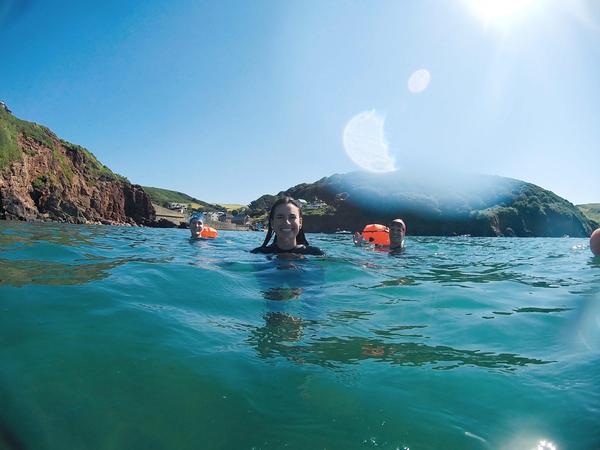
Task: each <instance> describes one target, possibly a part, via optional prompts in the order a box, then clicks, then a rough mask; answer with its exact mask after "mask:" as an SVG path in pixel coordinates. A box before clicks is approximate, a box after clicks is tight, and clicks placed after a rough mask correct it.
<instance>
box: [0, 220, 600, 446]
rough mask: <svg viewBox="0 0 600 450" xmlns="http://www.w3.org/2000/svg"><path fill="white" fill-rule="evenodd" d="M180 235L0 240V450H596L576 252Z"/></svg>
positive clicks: (494, 243)
mask: <svg viewBox="0 0 600 450" xmlns="http://www.w3.org/2000/svg"><path fill="white" fill-rule="evenodd" d="M188 236H189V232H188V231H187V230H164V229H147V228H144V229H142V228H126V227H109V226H75V225H61V224H39V223H11V222H3V223H0V329H1V330H2V331H1V332H0V339H1V340H2V344H1V345H0V359H1V361H2V364H1V365H0V405H2V407H1V408H0V448H5V447H6V448H15V449H17V448H18V449H42V448H43V449H64V448H94V449H104V448H106V449H109V448H110V449H121V448H123V449H152V448H178V449H187V448H189V449H192V448H207V449H212V448H215V449H216V448H247V449H250V448H254V449H276V448H277V449H278V448H288V449H309V448H311V449H312V448H315V449H316V448H327V449H337V448H340V449H341V448H344V449H345V448H382V449H398V448H399V449H402V448H410V449H412V450H415V449H432V448H460V449H486V448H517V449H521V448H523V449H529V448H534V449H535V448H539V446H540V445H542V444H541V443H542V442H544V444H543V445H546V444H547V445H554V446H555V447H556V448H560V449H566V448H569V449H589V448H595V447H596V446H597V445H598V443H599V442H600V429H599V428H598V423H600V409H599V406H600V384H599V383H598V373H600V261H598V259H594V258H593V257H591V256H590V252H589V248H588V246H587V240H586V239H571V238H561V239H550V238H549V239H546V238H532V239H529V238H514V239H512V238H464V237H463V238H461V237H456V238H443V237H410V236H409V237H408V238H407V239H406V247H407V249H406V251H405V252H404V253H401V254H396V255H392V256H390V255H389V254H388V253H386V252H380V251H369V250H367V249H364V248H357V247H355V246H354V245H353V243H352V240H351V237H350V236H348V235H316V234H314V235H310V236H309V240H310V242H311V244H312V245H316V246H318V247H320V248H321V249H322V250H324V251H325V253H326V256H325V257H313V256H308V257H306V258H304V259H297V258H291V259H290V258H280V257H277V256H266V255H262V254H251V253H250V252H249V250H250V249H252V248H254V247H256V246H257V245H259V244H260V242H262V239H263V237H264V235H263V234H262V233H250V232H228V231H222V232H220V235H219V238H218V239H216V240H213V241H190V240H189V239H188ZM547 448H550V447H547Z"/></svg>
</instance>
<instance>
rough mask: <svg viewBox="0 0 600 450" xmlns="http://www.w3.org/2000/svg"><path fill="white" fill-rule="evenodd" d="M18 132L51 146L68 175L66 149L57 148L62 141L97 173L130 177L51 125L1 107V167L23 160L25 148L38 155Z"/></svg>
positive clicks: (103, 175) (106, 176) (70, 151)
mask: <svg viewBox="0 0 600 450" xmlns="http://www.w3.org/2000/svg"><path fill="white" fill-rule="evenodd" d="M19 136H23V137H25V138H28V139H32V140H34V141H35V142H37V143H38V144H40V145H42V146H43V147H46V148H48V149H50V150H52V153H53V158H55V159H56V160H57V161H58V162H59V163H60V165H61V168H62V169H63V171H64V172H65V176H67V178H69V174H72V170H71V168H70V164H69V163H68V161H67V160H66V158H65V155H64V153H61V152H59V151H58V147H59V145H60V146H62V147H64V149H65V151H66V152H67V155H73V154H77V158H76V159H77V160H79V162H80V163H81V164H82V166H83V167H84V168H85V169H86V170H87V171H88V172H89V173H90V174H92V175H94V176H97V177H105V178H109V179H120V180H125V181H127V179H126V178H125V177H123V176H121V175H118V174H116V173H114V172H113V171H112V170H110V169H109V168H108V167H106V166H105V165H104V164H102V163H101V162H100V161H98V159H97V158H96V157H95V156H94V154H93V153H92V152H90V151H89V150H87V149H85V148H83V147H82V146H80V145H76V144H71V143H70V142H67V141H64V140H62V139H59V138H58V136H56V135H55V134H54V133H53V132H52V131H50V130H49V129H48V128H46V127H44V126H42V125H38V124H37V123H33V122H28V121H26V120H21V119H18V118H17V117H15V116H13V115H12V114H11V113H9V112H8V111H6V110H4V109H2V108H0V170H2V169H4V168H5V167H7V166H8V165H9V164H10V163H11V162H13V161H18V160H21V158H22V155H23V152H27V153H28V154H29V155H30V156H35V155H36V153H35V151H34V150H32V149H26V150H24V149H23V148H22V147H21V146H20V145H19Z"/></svg>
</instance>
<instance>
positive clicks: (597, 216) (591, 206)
mask: <svg viewBox="0 0 600 450" xmlns="http://www.w3.org/2000/svg"><path fill="white" fill-rule="evenodd" d="M577 207H578V208H579V210H580V211H581V212H582V213H583V214H585V216H586V217H587V218H588V219H592V220H593V221H595V222H597V223H600V203H587V204H585V205H577Z"/></svg>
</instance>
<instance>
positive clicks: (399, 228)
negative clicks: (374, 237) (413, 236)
mask: <svg viewBox="0 0 600 450" xmlns="http://www.w3.org/2000/svg"><path fill="white" fill-rule="evenodd" d="M404 236H406V224H405V223H404V221H403V220H402V219H394V220H392V223H391V224H390V251H392V252H397V251H400V250H404Z"/></svg>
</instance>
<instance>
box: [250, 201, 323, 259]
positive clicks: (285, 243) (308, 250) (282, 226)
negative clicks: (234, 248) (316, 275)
mask: <svg viewBox="0 0 600 450" xmlns="http://www.w3.org/2000/svg"><path fill="white" fill-rule="evenodd" d="M273 234H274V235H275V239H274V240H273V243H272V244H269V241H270V240H271V237H273ZM252 253H277V254H279V253H288V254H289V253H293V254H300V255H323V254H324V253H323V252H322V251H321V249H320V248H318V247H313V246H311V245H310V244H309V243H308V241H307V240H306V236H305V235H304V230H303V229H302V210H301V208H300V204H299V203H298V202H297V201H296V200H294V199H293V198H291V197H283V198H280V199H278V200H277V201H276V202H275V203H274V204H273V206H272V207H271V211H270V212H269V228H268V230H267V236H266V237H265V240H264V242H263V243H262V245H261V246H260V247H256V248H255V249H254V250H252Z"/></svg>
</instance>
